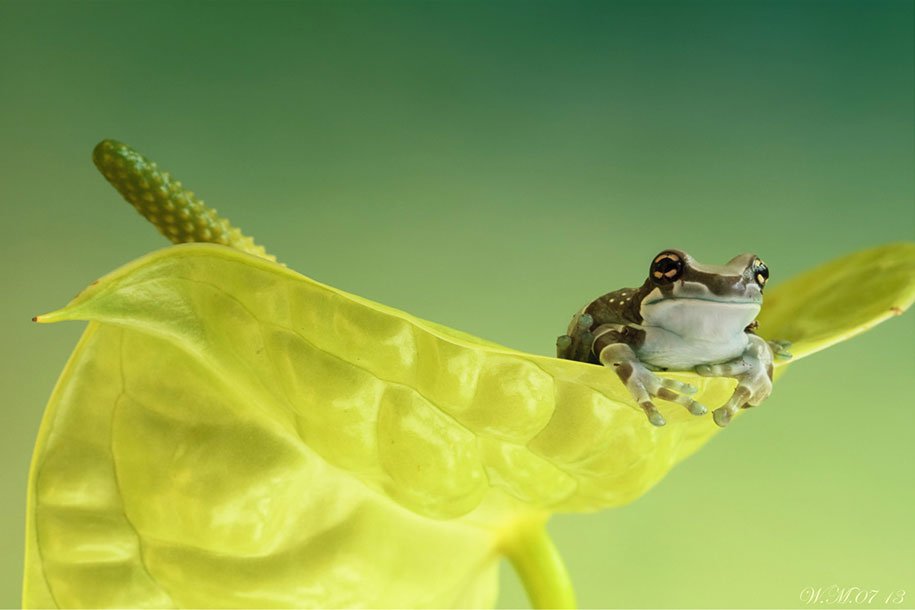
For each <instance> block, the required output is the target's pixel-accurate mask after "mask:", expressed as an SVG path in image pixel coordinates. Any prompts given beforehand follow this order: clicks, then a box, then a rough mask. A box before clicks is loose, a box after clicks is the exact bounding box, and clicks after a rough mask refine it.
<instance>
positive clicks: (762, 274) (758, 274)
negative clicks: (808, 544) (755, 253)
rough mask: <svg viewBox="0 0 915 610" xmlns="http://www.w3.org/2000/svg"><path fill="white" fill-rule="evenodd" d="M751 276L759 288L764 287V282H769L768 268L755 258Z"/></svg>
mask: <svg viewBox="0 0 915 610" xmlns="http://www.w3.org/2000/svg"><path fill="white" fill-rule="evenodd" d="M753 275H754V277H755V278H756V283H757V284H759V286H760V288H762V287H763V286H765V285H766V282H767V281H768V280H769V268H768V267H766V263H764V262H762V260H761V259H758V258H757V259H756V260H755V261H753Z"/></svg>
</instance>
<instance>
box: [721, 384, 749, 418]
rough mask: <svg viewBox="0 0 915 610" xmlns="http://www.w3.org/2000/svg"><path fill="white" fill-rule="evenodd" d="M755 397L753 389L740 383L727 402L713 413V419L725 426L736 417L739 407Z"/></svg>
mask: <svg viewBox="0 0 915 610" xmlns="http://www.w3.org/2000/svg"><path fill="white" fill-rule="evenodd" d="M752 397H753V391H752V390H751V389H750V388H749V387H748V386H747V385H744V384H743V383H738V384H737V387H736V388H735V389H734V393H733V394H732V395H731V397H730V398H729V399H728V401H727V402H726V403H724V404H723V405H722V406H720V407H718V408H717V409H715V411H714V412H713V413H712V419H714V420H715V423H716V424H718V425H719V426H721V427H722V428H724V427H725V426H727V425H728V424H729V423H731V419H732V418H733V417H734V414H735V413H736V412H737V409H739V408H741V407H743V406H744V405H745V404H747V402H748V401H749V400H750V399H751V398H752Z"/></svg>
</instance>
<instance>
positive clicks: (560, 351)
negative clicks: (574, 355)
mask: <svg viewBox="0 0 915 610" xmlns="http://www.w3.org/2000/svg"><path fill="white" fill-rule="evenodd" d="M571 347H572V337H570V336H569V335H560V336H559V337H558V338H557V339H556V357H557V358H566V359H568V357H569V349H570V348H571Z"/></svg>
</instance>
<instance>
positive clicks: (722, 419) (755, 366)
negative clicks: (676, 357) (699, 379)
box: [696, 336, 773, 428]
mask: <svg viewBox="0 0 915 610" xmlns="http://www.w3.org/2000/svg"><path fill="white" fill-rule="evenodd" d="M772 355H773V354H772V351H771V349H770V347H769V345H768V344H767V343H766V342H765V341H763V340H762V339H760V338H759V337H755V336H753V338H752V339H751V341H750V345H749V347H748V348H747V351H746V352H744V354H743V355H742V356H740V357H739V358H736V359H734V360H731V361H729V362H722V363H720V364H703V365H700V366H697V367H696V372H697V373H699V374H700V375H703V376H706V377H733V378H734V379H736V380H737V387H736V388H735V389H734V393H733V394H731V397H730V398H729V399H728V401H727V402H726V403H724V404H723V405H722V406H720V407H718V408H717V409H715V411H714V412H713V413H712V419H714V420H715V423H716V424H718V425H719V426H721V427H722V428H723V427H725V426H727V425H728V424H729V423H730V422H731V419H732V418H733V417H734V414H735V413H737V409H746V408H749V407H755V406H756V405H758V404H760V403H761V402H762V401H764V400H765V399H766V398H768V397H769V394H771V393H772Z"/></svg>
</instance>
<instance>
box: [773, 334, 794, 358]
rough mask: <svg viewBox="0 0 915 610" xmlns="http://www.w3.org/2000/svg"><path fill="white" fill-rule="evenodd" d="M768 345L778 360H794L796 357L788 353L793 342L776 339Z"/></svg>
mask: <svg viewBox="0 0 915 610" xmlns="http://www.w3.org/2000/svg"><path fill="white" fill-rule="evenodd" d="M767 343H768V344H769V347H770V348H771V349H772V355H773V356H775V357H776V358H778V359H780V360H790V359H791V358H794V355H793V354H791V353H790V352H789V351H788V348H789V347H791V341H785V340H781V339H776V340H773V341H768V342H767Z"/></svg>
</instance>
